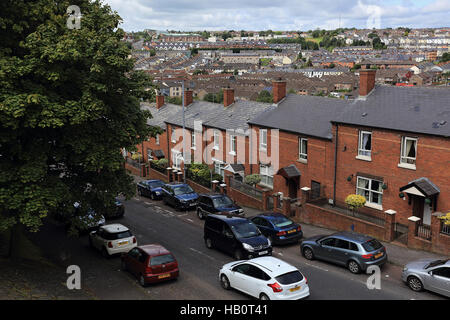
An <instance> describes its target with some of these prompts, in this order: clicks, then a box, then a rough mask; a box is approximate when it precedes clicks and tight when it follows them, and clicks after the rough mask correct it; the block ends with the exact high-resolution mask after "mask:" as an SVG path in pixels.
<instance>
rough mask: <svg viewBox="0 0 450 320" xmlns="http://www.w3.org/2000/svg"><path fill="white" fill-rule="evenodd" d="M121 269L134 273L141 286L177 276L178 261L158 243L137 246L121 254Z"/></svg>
mask: <svg viewBox="0 0 450 320" xmlns="http://www.w3.org/2000/svg"><path fill="white" fill-rule="evenodd" d="M121 259H122V270H128V271H130V272H131V273H132V274H134V275H135V276H136V277H137V278H138V279H139V283H140V284H141V285H142V286H145V285H146V284H148V283H155V282H160V281H164V280H170V279H176V278H178V274H179V271H178V262H177V260H176V259H175V257H174V256H173V255H172V254H171V253H170V252H169V251H168V250H167V249H166V248H164V247H163V246H161V245H159V244H147V245H145V246H138V247H135V248H133V249H131V250H130V251H128V253H124V254H122V256H121Z"/></svg>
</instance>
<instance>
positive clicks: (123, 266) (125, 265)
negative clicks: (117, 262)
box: [121, 260, 127, 271]
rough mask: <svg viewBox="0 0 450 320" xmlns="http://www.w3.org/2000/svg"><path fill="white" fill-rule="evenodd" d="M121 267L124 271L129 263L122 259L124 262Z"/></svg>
mask: <svg viewBox="0 0 450 320" xmlns="http://www.w3.org/2000/svg"><path fill="white" fill-rule="evenodd" d="M121 269H122V271H127V264H126V262H125V261H123V260H122V263H121Z"/></svg>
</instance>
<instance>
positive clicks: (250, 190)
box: [230, 177, 263, 200]
mask: <svg viewBox="0 0 450 320" xmlns="http://www.w3.org/2000/svg"><path fill="white" fill-rule="evenodd" d="M230 187H231V188H233V189H235V190H238V191H240V192H242V193H244V194H246V195H248V196H250V197H253V198H256V199H258V200H262V199H263V192H262V191H261V190H259V189H257V188H255V187H252V186H251V185H249V184H246V183H244V182H241V181H238V180H236V179H234V178H233V177H231V178H230Z"/></svg>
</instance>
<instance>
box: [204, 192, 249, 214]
mask: <svg viewBox="0 0 450 320" xmlns="http://www.w3.org/2000/svg"><path fill="white" fill-rule="evenodd" d="M211 213H215V214H223V213H227V214H237V215H244V210H243V209H242V208H241V207H240V206H238V205H236V204H235V203H234V202H233V200H231V199H230V198H229V197H228V196H227V195H225V194H221V193H213V194H201V195H200V196H199V198H198V204H197V216H198V217H199V218H200V219H205V217H206V216H207V215H208V214H211Z"/></svg>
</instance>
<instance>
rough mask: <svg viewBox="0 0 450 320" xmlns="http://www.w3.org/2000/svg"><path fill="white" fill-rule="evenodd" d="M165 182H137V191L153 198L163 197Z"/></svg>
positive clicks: (141, 194)
mask: <svg viewBox="0 0 450 320" xmlns="http://www.w3.org/2000/svg"><path fill="white" fill-rule="evenodd" d="M164 184H165V183H164V182H163V181H161V180H144V181H140V182H138V184H137V191H138V194H139V195H140V196H144V197H148V198H151V199H152V200H156V199H161V197H162V194H163V191H162V187H163V186H164Z"/></svg>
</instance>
